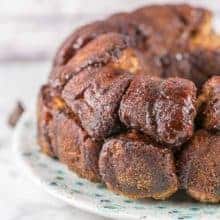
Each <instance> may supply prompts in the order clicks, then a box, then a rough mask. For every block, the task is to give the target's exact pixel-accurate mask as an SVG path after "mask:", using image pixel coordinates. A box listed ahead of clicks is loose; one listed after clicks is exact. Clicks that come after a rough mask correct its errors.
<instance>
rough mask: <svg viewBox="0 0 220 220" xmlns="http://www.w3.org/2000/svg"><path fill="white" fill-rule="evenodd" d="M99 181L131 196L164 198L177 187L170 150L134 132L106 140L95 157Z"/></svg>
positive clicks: (135, 197)
mask: <svg viewBox="0 0 220 220" xmlns="http://www.w3.org/2000/svg"><path fill="white" fill-rule="evenodd" d="M99 169H100V174H101V177H102V180H103V181H104V183H105V184H106V185H107V187H108V188H109V189H111V190H113V191H114V192H117V193H119V194H122V195H125V196H128V197H130V198H134V199H140V198H148V197H152V198H154V199H160V200H163V199H167V198H168V197H170V196H171V195H172V194H174V193H175V192H176V191H177V189H178V179H177V176H176V171H175V163H174V158H173V155H172V152H171V151H170V150H168V149H163V148H161V146H159V145H158V144H156V143H155V142H154V141H152V140H151V139H149V138H147V137H144V138H143V136H142V135H140V134H138V133H136V132H134V131H131V132H128V133H126V134H122V135H119V136H117V137H114V138H111V139H109V140H107V141H106V143H105V144H104V145H103V148H102V151H101V153H100V158H99Z"/></svg>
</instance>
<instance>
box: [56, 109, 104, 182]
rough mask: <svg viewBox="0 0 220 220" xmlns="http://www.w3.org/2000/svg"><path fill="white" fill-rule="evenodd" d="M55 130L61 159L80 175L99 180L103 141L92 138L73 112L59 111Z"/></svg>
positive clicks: (58, 153)
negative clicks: (99, 162)
mask: <svg viewBox="0 0 220 220" xmlns="http://www.w3.org/2000/svg"><path fill="white" fill-rule="evenodd" d="M53 131H54V136H55V138H56V148H57V155H58V158H59V160H60V161H61V162H63V163H64V164H66V165H67V166H68V168H69V169H70V170H73V171H75V172H76V173H77V174H78V175H79V176H81V177H83V178H86V179H88V180H91V181H94V182H99V181H100V175H99V169H98V158H99V152H100V150H101V143H98V142H96V141H94V140H92V138H91V137H89V136H88V134H87V132H86V131H84V130H83V129H82V127H81V126H80V123H79V122H78V120H77V118H75V116H74V115H72V114H65V113H57V114H56V115H55V116H54V127H53Z"/></svg>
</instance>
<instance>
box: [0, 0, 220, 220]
mask: <svg viewBox="0 0 220 220" xmlns="http://www.w3.org/2000/svg"><path fill="white" fill-rule="evenodd" d="M48 2H49V1H44V0H41V1H38V0H19V1H13V4H14V6H13V7H12V6H11V3H12V1H8V0H0V3H1V7H0V29H1V34H0V95H1V96H0V174H1V178H0V213H1V215H0V219H1V220H14V219H15V220H29V219H31V220H39V219H40V220H48V219H50V218H51V219H53V220H56V219H65V220H75V219H76V220H105V219H106V218H102V217H98V216H94V215H90V214H88V213H85V212H83V211H79V210H77V209H75V208H73V207H70V206H68V205H67V204H65V203H63V202H62V201H59V200H57V199H55V198H53V197H52V196H50V195H48V194H47V193H45V192H44V191H42V190H41V189H40V188H38V187H37V186H35V185H34V184H33V183H32V182H30V180H29V179H28V177H27V176H25V175H24V174H23V171H22V170H18V168H17V164H16V161H15V157H14V155H13V153H12V149H11V140H12V135H13V131H12V130H11V129H9V128H8V127H7V125H6V118H7V115H8V114H9V112H10V110H12V108H13V106H14V104H15V101H16V100H18V99H20V100H22V101H23V102H24V103H25V105H26V108H27V109H28V108H30V105H31V104H33V102H34V99H35V97H36V93H37V91H38V88H39V86H40V85H41V84H42V83H43V82H44V81H45V79H46V77H47V74H48V72H49V69H50V60H51V55H52V54H53V53H54V50H55V48H56V47H57V45H58V44H59V43H60V41H61V39H63V38H64V37H65V36H66V34H67V33H68V32H70V31H71V30H72V29H73V28H74V27H75V26H77V24H78V23H84V22H85V21H89V20H91V18H92V19H94V18H98V17H102V15H101V13H100V12H103V11H105V12H106V13H107V12H108V13H111V12H112V11H116V10H118V9H121V8H125V9H127V10H128V9H130V8H133V7H135V6H137V5H139V4H140V3H142V4H143V3H144V2H147V3H150V2H152V1H144V0H128V1H127V2H128V3H129V4H125V2H126V0H121V1H120V3H121V4H120V7H119V5H118V4H117V2H119V1H117V0H109V1H107V2H108V3H107V2H106V4H104V1H100V2H101V3H99V4H98V3H97V4H94V3H93V2H94V0H93V1H87V0H80V1H75V0H74V1H70V0H68V1H62V0H56V1H50V2H52V3H51V4H49V3H48ZM62 2H65V3H62ZM91 2H92V3H91ZM97 2H98V1H97ZM154 2H164V1H163V0H156V1H154ZM166 2H167V1H166ZM174 2H177V1H174ZM178 2H180V1H178ZM185 2H186V1H185ZM187 2H193V3H198V2H199V3H201V4H203V5H206V6H209V7H211V8H213V9H215V10H216V11H220V4H219V0H216V1H215V0H214V1H213V0H209V1H207V0H201V1H197V0H192V1H187ZM59 5H60V7H58V6H59ZM61 6H62V7H61ZM104 8H106V10H104ZM58 9H59V10H58ZM70 9H71V10H70ZM57 10H58V11H57ZM97 10H99V11H98V12H97ZM79 11H80V12H82V13H84V14H87V16H86V17H85V16H81V15H79V14H77V13H78V12H79ZM72 12H75V14H74V13H72ZM88 14H90V15H89V16H88ZM219 15H220V14H219ZM77 18H79V19H77ZM45 21H46V22H45ZM215 21H216V20H215ZM9 23H10V24H9ZM219 27H220V26H219ZM54 36H56V37H54ZM51 39H53V40H51Z"/></svg>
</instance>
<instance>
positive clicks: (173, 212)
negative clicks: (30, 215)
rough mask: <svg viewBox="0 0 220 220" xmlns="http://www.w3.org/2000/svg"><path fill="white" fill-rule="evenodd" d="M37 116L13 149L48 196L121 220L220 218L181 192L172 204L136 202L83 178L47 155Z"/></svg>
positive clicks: (23, 126)
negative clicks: (38, 139) (40, 141)
mask: <svg viewBox="0 0 220 220" xmlns="http://www.w3.org/2000/svg"><path fill="white" fill-rule="evenodd" d="M33 115H34V114H27V113H26V114H25V115H24V116H23V117H22V118H21V120H20V122H19V124H18V126H17V128H16V130H15V135H14V140H13V147H14V151H15V154H16V156H17V158H18V161H19V165H21V166H22V169H23V170H24V171H26V173H27V175H28V176H29V177H30V178H31V179H32V180H33V181H34V182H35V183H36V184H38V185H40V186H41V187H43V188H44V189H45V190H46V191H47V192H48V193H50V194H52V195H54V196H56V197H58V198H60V199H61V200H63V201H65V202H67V203H69V204H70V205H72V206H75V207H78V208H80V209H83V210H86V211H89V212H92V213H96V214H98V215H102V216H105V217H110V218H117V219H126V220H129V219H150V220H154V219H155V220H156V219H174V220H183V219H195V220H197V219H198V220H203V219H208V218H209V219H220V206H219V205H210V204H200V203H197V202H195V201H193V200H191V199H189V198H188V197H187V196H186V195H185V194H184V192H180V193H178V194H176V195H175V196H174V197H172V198H171V199H170V200H169V201H154V200H151V199H148V200H147V199H146V200H141V201H134V200H130V199H128V198H126V197H122V196H119V195H116V194H114V193H112V192H110V191H109V190H107V189H106V188H105V186H104V185H102V184H94V183H91V182H89V181H87V180H84V179H81V178H79V177H78V176H76V175H75V174H74V173H73V172H71V171H69V170H68V169H67V168H66V166H65V165H63V164H61V163H59V161H57V160H54V159H51V158H49V157H47V156H45V155H43V154H42V153H41V152H40V150H39V146H38V145H37V143H36V122H35V119H34V116H33Z"/></svg>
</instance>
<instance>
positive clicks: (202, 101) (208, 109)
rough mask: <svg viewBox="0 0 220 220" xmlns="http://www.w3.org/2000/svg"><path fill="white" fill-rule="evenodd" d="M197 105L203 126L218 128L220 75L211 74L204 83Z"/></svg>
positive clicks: (219, 128)
mask: <svg viewBox="0 0 220 220" xmlns="http://www.w3.org/2000/svg"><path fill="white" fill-rule="evenodd" d="M198 106H199V109H200V113H201V115H200V119H201V120H202V123H203V126H204V128H206V129H209V130H220V76H213V77H212V78H211V79H209V80H208V81H207V82H206V83H205V84H204V86H203V89H202V93H201V95H200V96H199V98H198Z"/></svg>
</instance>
